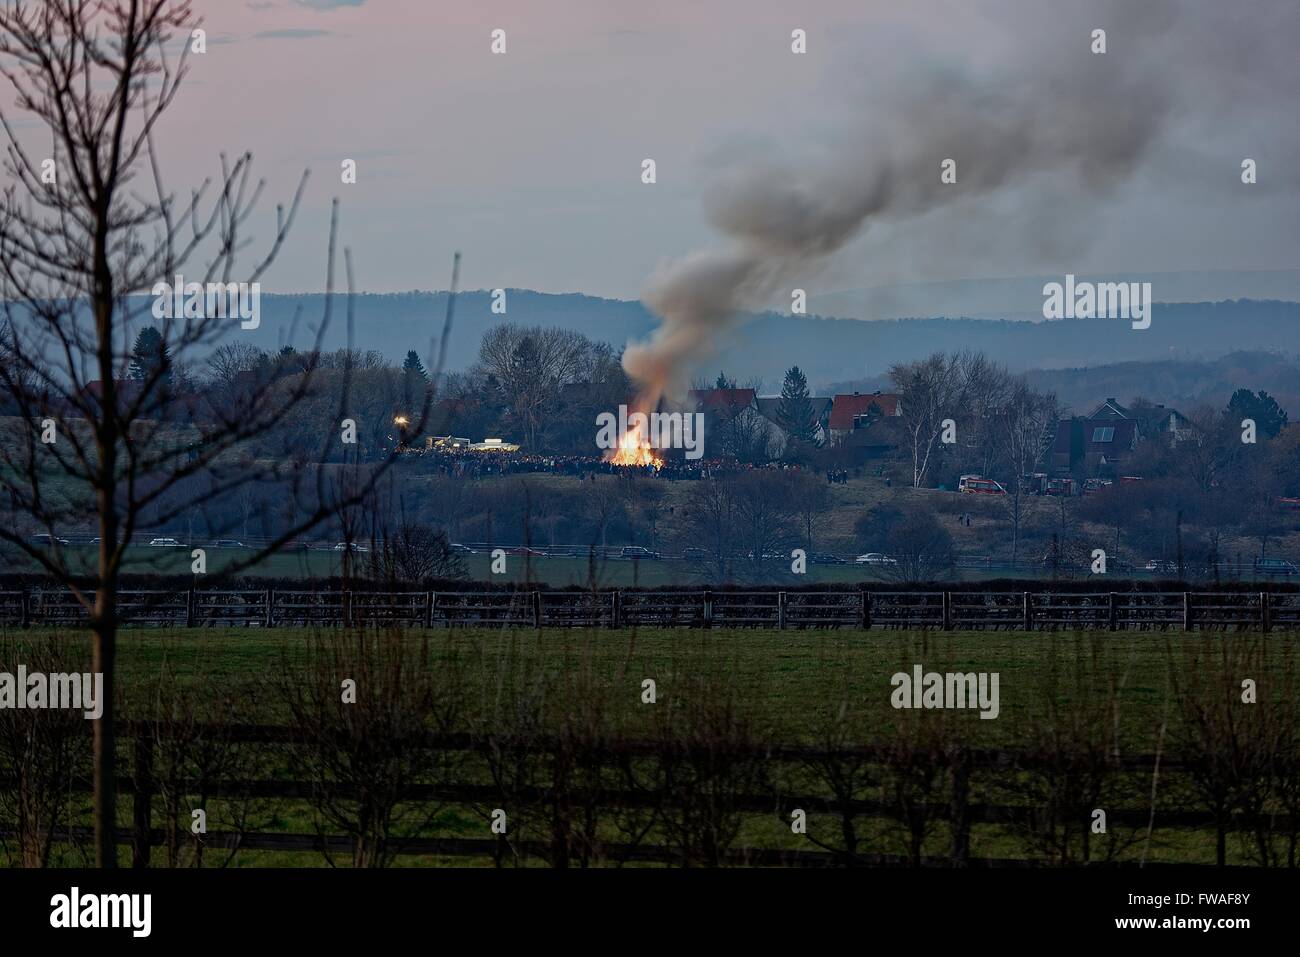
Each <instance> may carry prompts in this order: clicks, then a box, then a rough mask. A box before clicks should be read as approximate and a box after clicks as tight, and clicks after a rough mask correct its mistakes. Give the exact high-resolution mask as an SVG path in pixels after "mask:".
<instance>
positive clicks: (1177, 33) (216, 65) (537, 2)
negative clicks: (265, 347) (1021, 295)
mask: <svg viewBox="0 0 1300 957" xmlns="http://www.w3.org/2000/svg"><path fill="white" fill-rule="evenodd" d="M195 6H196V9H197V11H198V12H199V14H200V15H201V16H202V18H203V26H204V28H205V29H206V30H207V33H208V49H207V52H206V53H204V54H202V55H196V56H194V57H192V59H191V70H192V72H191V74H190V76H189V78H188V80H187V82H186V84H185V86H184V87H183V89H182V91H181V93H180V96H179V98H178V100H177V102H176V103H175V105H174V106H173V107H172V109H171V111H170V112H169V114H168V115H167V116H166V118H165V121H164V123H163V126H162V128H161V139H162V143H163V147H162V160H163V167H164V170H165V174H166V178H167V180H168V182H169V184H170V185H171V186H172V187H173V188H179V187H181V186H183V185H186V184H189V183H191V182H197V181H199V180H201V179H202V178H203V177H204V176H207V175H211V174H213V173H214V172H216V171H217V170H218V169H219V165H218V164H219V160H218V157H219V154H220V153H221V152H223V151H224V152H226V153H227V154H230V155H237V154H238V153H240V152H242V151H244V150H250V151H251V152H252V154H253V157H254V169H255V172H257V173H258V174H259V175H261V176H262V177H264V178H265V179H266V180H267V188H268V193H267V200H266V201H264V204H263V206H262V213H261V218H260V219H256V218H255V219H254V220H253V222H252V224H251V226H252V228H253V231H254V233H256V234H259V235H262V236H267V235H269V234H270V231H271V228H272V226H273V223H274V203H275V201H278V200H288V199H289V197H290V196H291V195H292V192H293V189H294V186H295V184H296V182H297V179H298V177H299V176H300V175H301V173H302V171H303V170H305V169H309V170H310V172H311V179H310V184H309V186H308V190H307V194H306V199H305V203H304V207H303V210H302V213H301V215H300V218H299V220H298V222H297V224H296V226H295V229H294V232H293V234H292V235H291V236H290V239H289V242H288V244H287V246H286V248H285V250H284V251H283V253H282V254H281V256H280V258H279V260H278V261H277V262H276V264H275V266H274V267H273V269H272V271H271V273H270V274H269V276H268V277H267V280H266V281H265V282H264V283H263V288H264V289H266V290H268V291H277V292H298V291H319V290H321V289H322V288H323V286H324V272H325V232H326V229H325V227H326V224H327V221H328V210H329V206H330V201H331V200H332V199H333V198H335V197H337V198H338V199H339V201H340V203H341V225H342V239H343V242H344V243H345V244H346V245H347V246H349V247H350V248H351V250H352V253H353V257H354V260H355V266H356V276H357V284H358V286H359V287H360V288H361V289H364V290H367V291H375V292H393V291H405V290H410V289H441V288H446V286H447V284H448V279H449V272H450V263H451V258H452V253H453V251H454V250H460V251H461V252H462V253H463V267H462V288H471V289H473V288H495V287H516V288H531V289H537V290H542V291H548V292H583V293H588V294H592V295H600V296H609V297H615V298H627V299H633V298H637V297H639V296H640V295H641V294H642V293H643V292H644V291H645V290H646V288H647V283H648V282H649V281H650V279H651V277H652V276H653V275H655V274H656V272H657V271H658V270H661V269H663V268H664V267H665V266H666V264H670V263H672V262H675V261H678V260H680V259H682V258H683V257H686V256H689V255H691V254H692V253H693V252H695V251H696V250H699V249H702V248H708V247H710V246H711V245H713V244H715V243H717V242H718V241H719V238H718V235H717V232H716V230H715V228H714V226H713V225H711V224H710V220H709V216H708V214H707V209H708V206H709V197H710V194H711V191H712V190H714V189H716V184H717V183H718V181H719V180H720V179H725V177H727V176H728V175H730V174H731V173H733V172H734V171H735V170H736V169H738V168H740V169H743V168H744V167H745V166H746V165H747V164H753V163H766V162H768V161H770V160H774V159H776V158H779V159H780V160H781V161H782V162H785V163H788V164H790V166H791V167H792V168H796V169H797V168H801V167H802V165H803V164H807V165H811V166H817V165H818V164H822V165H826V166H829V167H831V168H834V169H835V170H836V171H837V173H836V175H840V176H852V175H853V170H854V168H855V164H858V163H859V160H860V165H861V167H862V168H864V169H866V168H870V167H872V166H873V165H874V163H875V154H877V153H881V152H888V151H890V149H891V148H892V147H891V144H892V142H893V141H894V138H895V137H906V136H908V135H909V134H908V127H909V124H912V123H917V124H924V123H926V122H934V118H933V117H930V116H928V114H931V113H932V112H933V111H938V112H937V113H935V116H941V110H942V107H943V105H944V104H943V101H944V99H945V98H946V94H945V92H944V90H945V84H949V86H948V87H947V88H948V89H952V88H953V85H957V86H960V85H963V84H971V83H973V84H977V85H978V84H980V83H983V82H985V81H986V80H988V78H990V77H997V76H1000V75H1002V74H1007V75H1008V77H1009V78H1008V79H1005V80H1001V81H998V82H1002V83H1013V84H1022V85H1024V84H1027V85H1028V86H1029V87H1031V88H1032V87H1034V86H1035V85H1036V80H1035V77H1036V76H1037V75H1038V73H1039V72H1042V73H1044V74H1050V73H1051V72H1052V71H1053V69H1054V65H1055V64H1057V63H1065V62H1069V63H1077V64H1078V65H1079V66H1081V67H1082V68H1084V69H1097V70H1104V69H1118V68H1124V69H1128V68H1130V67H1132V68H1135V69H1136V68H1140V69H1143V70H1146V71H1149V72H1148V73H1146V74H1142V76H1147V75H1149V76H1150V77H1152V80H1151V82H1152V83H1153V84H1155V85H1157V86H1167V88H1168V90H1169V91H1170V96H1171V100H1170V102H1169V103H1168V104H1167V107H1168V108H1167V109H1166V110H1164V111H1162V112H1161V114H1160V118H1159V122H1160V123H1161V124H1162V126H1161V130H1160V132H1159V134H1158V135H1155V136H1153V137H1152V142H1151V144H1150V145H1149V146H1147V147H1146V148H1145V149H1144V152H1143V154H1142V157H1141V159H1140V161H1139V162H1137V163H1135V164H1133V167H1132V168H1131V169H1127V170H1125V172H1124V173H1123V175H1116V176H1114V177H1113V181H1106V182H1102V183H1097V182H1092V183H1087V184H1083V185H1081V184H1080V183H1079V182H1078V181H1077V180H1078V177H1077V175H1075V174H1073V173H1066V174H1063V175H1060V176H1058V175H1056V174H1055V171H1054V170H1052V169H1041V168H1039V169H1031V170H1016V171H1015V172H1013V173H1011V174H1009V175H1008V177H1007V181H1006V182H1004V183H1003V184H1002V185H1001V186H1000V187H999V188H997V189H994V190H990V191H979V192H972V194H971V195H969V197H967V196H966V195H958V196H955V197H954V198H953V199H952V200H951V201H948V202H944V203H942V204H940V205H937V206H927V208H925V209H924V210H922V211H919V212H916V213H913V214H909V215H902V216H898V217H886V218H885V220H884V221H879V222H875V221H873V222H870V223H868V224H867V225H866V226H865V227H864V228H863V229H862V230H861V231H860V234H857V235H855V238H853V239H852V240H851V241H850V242H849V243H847V244H846V245H845V246H844V247H843V248H842V249H839V250H838V251H837V252H836V254H835V255H834V256H831V257H828V258H827V260H826V261H824V262H819V263H818V265H817V268H816V269H815V270H813V271H811V272H810V273H809V275H808V277H807V285H808V288H809V292H810V295H816V294H818V293H826V292H829V291H832V290H836V289H853V288H861V287H867V286H874V285H882V284H888V283H895V282H910V281H926V280H949V279H966V278H980V277H1000V276H1024V275H1038V274H1043V273H1064V272H1066V271H1072V272H1075V273H1105V272H1106V271H1115V272H1123V273H1126V274H1131V273H1140V272H1142V271H1144V270H1146V271H1166V270H1198V269H1283V268H1295V267H1296V265H1297V256H1296V252H1297V250H1298V249H1300V216H1298V215H1296V214H1297V212H1298V211H1300V203H1298V202H1297V199H1298V197H1300V133H1298V132H1297V129H1300V124H1297V123H1296V122H1295V112H1294V109H1295V95H1296V91H1297V88H1300V66H1297V65H1296V61H1297V58H1296V57H1295V54H1294V50H1295V48H1296V46H1297V41H1300V13H1297V11H1300V4H1296V3H1289V4H1279V3H1272V2H1265V0H1243V2H1241V3H1233V4H1227V3H1217V4H1216V3H1209V2H1198V0H1186V2H1173V3H1168V4H1167V3H1164V2H1163V0H1162V2H1160V3H1150V4H1147V3H1143V4H1138V3H1105V4H1103V3H1091V2H1081V3H1072V4H1068V5H1065V4H1043V3H1030V2H1024V3H1021V2H1013V0H1006V2H1002V0H999V2H991V0H990V2H983V0H959V2H936V0H915V2H909V3H900V2H897V0H887V2H877V0H817V2H813V0H804V2H772V0H710V2H698V0H653V2H651V0H641V2H630V0H497V2H493V0H475V2H473V3H461V2H449V0H433V2H430V0H264V2H256V0H254V2H243V0H197V2H196V4H195ZM1067 6H1068V7H1069V8H1071V10H1072V14H1071V15H1070V16H1065V15H1063V14H1062V13H1061V10H1062V9H1064V8H1065V7H1067ZM1138 7H1143V8H1146V10H1145V11H1143V12H1142V13H1140V14H1139V13H1138V12H1137V11H1136V9H1135V8H1138ZM1043 8H1052V9H1051V10H1050V11H1049V10H1044V9H1043ZM1152 9H1155V10H1156V11H1157V14H1156V15H1154V16H1153V15H1151V13H1150V11H1151V10H1152ZM1093 27H1101V28H1104V29H1106V30H1107V42H1108V50H1107V52H1106V53H1105V54H1104V56H1103V57H1098V58H1097V63H1096V65H1095V66H1094V65H1092V64H1090V63H1083V62H1081V61H1080V59H1079V58H1081V57H1087V56H1093V54H1091V53H1090V52H1089V50H1088V46H1089V42H1090V39H1089V35H1090V29H1091V28H1093ZM796 28H798V29H802V30H805V31H806V34H807V52H806V53H804V54H800V55H797V54H794V53H792V52H791V31H792V30H794V29H796ZM494 29H502V30H504V31H505V32H506V53H505V54H504V55H498V54H493V53H492V52H491V48H490V47H491V32H492V31H493V30H494ZM1104 58H1111V59H1110V60H1109V61H1106V60H1105V59H1104ZM1103 64H1104V66H1103ZM1018 68H1019V69H1018ZM1137 82H1139V83H1140V82H1144V81H1143V80H1141V79H1139V80H1138V81H1137ZM1043 86H1044V91H1046V90H1050V89H1051V83H1050V81H1045V82H1044V84H1043ZM919 90H923V91H925V92H926V96H925V97H917V96H916V95H915V94H916V92H917V91H919ZM1043 95H1044V96H1050V94H1048V93H1047V92H1044V94H1043ZM927 97H928V98H927ZM1015 101H1016V100H1015V98H1012V102H1015ZM977 102H978V101H977ZM1049 102H1050V101H1049ZM902 105H905V107H906V110H905V111H903V106H902ZM998 108H999V106H998V103H996V102H994V103H991V104H990V109H994V110H996V109H998ZM1107 109H1110V110H1113V114H1114V116H1115V117H1116V122H1117V123H1122V122H1123V118H1124V116H1125V113H1126V111H1127V110H1128V109H1129V104H1128V103H1126V102H1122V101H1116V102H1113V103H1111V104H1108V106H1107ZM1096 136H1097V137H1099V138H1100V139H1101V140H1105V138H1106V136H1107V133H1106V130H1105V129H1104V127H1103V128H1102V129H1101V130H1100V131H1099V132H1098V133H1097V134H1096ZM967 145H972V144H967ZM945 148H946V149H947V150H948V151H950V152H951V155H953V156H955V157H956V158H957V160H958V169H959V178H958V185H957V189H961V188H962V186H961V184H962V178H961V172H960V171H961V170H962V168H963V167H964V166H967V165H968V164H969V165H971V166H972V167H973V166H976V165H978V164H979V163H980V162H981V157H980V156H978V155H973V154H972V153H970V152H966V153H963V143H962V142H953V143H948V144H945ZM1244 157H1250V158H1253V159H1255V160H1256V162H1257V164H1258V179H1259V182H1257V183H1256V184H1254V185H1251V186H1247V185H1244V184H1242V183H1241V181H1240V163H1241V161H1242V159H1243V158H1244ZM646 158H652V159H654V160H655V163H656V173H657V182H656V183H654V184H653V185H647V184H644V183H642V181H641V171H642V160H643V159H646ZM943 158H945V157H944V156H939V155H934V156H933V157H929V158H928V159H925V160H923V161H922V162H921V163H920V168H918V169H916V170H915V172H916V175H917V176H918V177H925V178H937V177H938V175H939V164H940V162H941V160H942V159H943ZM345 159H352V160H355V161H356V164H357V182H356V183H355V184H344V183H342V182H341V181H340V172H341V167H340V164H341V163H342V161H343V160H345ZM931 160H932V163H931ZM259 222H260V223H261V224H262V226H261V229H259V228H258V224H259ZM254 248H256V247H254Z"/></svg>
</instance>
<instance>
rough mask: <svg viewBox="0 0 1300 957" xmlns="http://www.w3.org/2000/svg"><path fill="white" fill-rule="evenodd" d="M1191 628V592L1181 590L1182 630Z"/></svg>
mask: <svg viewBox="0 0 1300 957" xmlns="http://www.w3.org/2000/svg"><path fill="white" fill-rule="evenodd" d="M1191 630H1192V593H1191V592H1189V591H1185V592H1183V631H1191Z"/></svg>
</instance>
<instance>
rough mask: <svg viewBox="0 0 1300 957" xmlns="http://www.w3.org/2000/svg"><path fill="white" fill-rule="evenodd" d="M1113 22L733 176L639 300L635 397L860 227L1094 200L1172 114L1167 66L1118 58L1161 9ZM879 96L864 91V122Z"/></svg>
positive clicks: (900, 80)
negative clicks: (1065, 193)
mask: <svg viewBox="0 0 1300 957" xmlns="http://www.w3.org/2000/svg"><path fill="white" fill-rule="evenodd" d="M1115 10H1116V14H1115V15H1112V16H1111V17H1109V19H1107V18H1105V17H1103V16H1101V15H1099V13H1098V11H1097V10H1093V11H1091V13H1090V15H1089V20H1088V21H1086V22H1085V21H1077V20H1076V21H1073V22H1071V23H1069V24H1062V23H1060V22H1056V21H1059V19H1060V18H1059V17H1058V18H1056V21H1054V22H1053V24H1052V25H1051V26H1050V27H1048V28H1046V29H1044V30H1042V31H1041V32H1036V33H1035V39H1036V41H1037V49H1038V51H1039V52H1038V53H1037V54H1034V53H1031V54H1029V55H1027V56H1026V57H1023V58H1021V62H1020V64H1019V66H1018V67H1014V68H1004V69H1002V70H1000V71H999V72H998V73H996V74H995V75H991V76H990V75H987V74H986V75H982V76H978V75H968V74H960V73H956V72H945V73H943V74H942V75H941V74H939V73H937V72H935V71H934V70H933V69H932V68H926V71H925V72H924V74H923V75H916V74H917V72H918V70H917V69H911V70H908V71H905V72H904V73H903V74H902V75H898V76H896V77H892V78H891V80H890V91H889V97H890V100H891V103H890V105H889V106H888V107H886V108H885V109H884V111H883V115H877V114H875V113H873V120H872V125H871V128H869V129H860V130H858V131H857V132H856V133H855V134H854V135H853V139H851V140H850V141H849V143H848V145H847V146H841V148H840V150H839V152H838V156H837V158H836V159H835V160H832V161H830V162H827V163H824V164H822V165H821V166H820V167H819V168H816V169H808V168H805V167H800V168H782V167H780V166H777V165H773V164H770V163H764V164H753V165H748V166H744V167H742V168H739V169H736V170H733V171H732V173H731V174H730V175H729V176H728V177H726V179H725V180H724V181H723V182H722V183H721V185H720V186H719V187H718V188H717V189H716V190H714V191H713V192H712V193H711V194H710V195H709V196H708V197H707V198H706V201H705V209H706V214H707V218H708V220H709V222H710V223H711V224H712V225H713V226H714V227H715V228H716V229H717V230H718V231H719V232H720V233H722V234H723V236H724V237H725V240H726V241H725V242H724V243H722V244H721V245H719V246H718V247H716V248H711V249H706V250H703V251H700V252H697V253H695V254H693V255H690V256H688V257H686V258H684V259H682V260H679V261H677V262H675V263H673V264H671V265H670V266H668V267H667V268H664V269H661V270H659V271H658V272H657V273H656V274H655V275H654V276H653V277H651V280H650V283H649V286H648V288H647V290H646V291H645V293H644V294H643V297H642V298H643V301H644V302H645V303H646V305H647V306H648V307H649V308H650V309H651V310H653V311H654V312H655V313H657V314H658V315H659V316H660V317H661V319H662V322H661V324H660V326H659V328H658V329H657V330H656V332H655V334H654V336H653V337H652V338H651V339H650V340H649V341H648V342H645V343H639V344H634V345H631V346H629V347H628V349H627V350H626V352H625V353H624V359H623V364H624V368H625V369H626V370H627V372H628V373H629V375H631V376H632V377H633V378H634V379H635V380H636V381H638V382H639V383H641V384H642V386H643V389H644V392H643V396H642V402H643V404H645V405H651V406H653V405H654V404H655V403H657V401H658V399H659V397H660V396H661V395H662V394H663V393H664V392H665V391H666V390H670V391H675V390H677V389H680V388H681V386H682V385H683V384H684V383H683V382H682V381H681V377H682V376H684V375H685V373H686V370H687V367H688V366H689V365H690V364H693V363H694V362H696V361H698V360H699V359H700V358H702V357H703V356H705V355H707V354H708V352H709V351H710V350H711V348H713V347H714V346H716V345H717V344H718V340H719V339H720V338H721V337H722V335H723V334H724V333H725V332H727V331H728V330H729V329H730V328H731V327H732V326H733V325H734V324H735V323H736V322H737V318H738V316H739V314H740V313H742V312H744V311H745V310H747V309H754V308H759V307H761V306H762V305H763V304H764V303H765V302H767V301H770V300H771V299H772V297H773V296H774V295H775V294H777V293H781V294H783V295H788V294H789V290H790V288H791V284H792V283H794V282H795V280H796V279H797V277H801V276H802V277H806V276H807V275H808V274H809V273H810V272H812V271H815V270H816V269H817V268H818V267H820V266H821V265H823V264H824V263H825V262H826V261H827V260H828V258H829V257H831V256H832V255H833V254H834V253H835V252H837V251H838V250H840V249H842V248H843V247H844V246H845V245H846V244H847V243H848V242H849V241H850V240H852V239H853V238H854V237H855V236H857V235H858V234H859V233H860V232H862V230H863V229H864V228H866V227H867V226H868V225H870V224H872V223H874V222H877V221H884V222H898V221H902V220H906V219H908V218H912V217H916V216H919V215H921V214H923V213H926V212H927V211H929V210H932V209H935V208H936V207H939V206H941V205H943V204H946V203H952V202H956V201H961V200H969V199H971V198H972V197H973V196H979V195H983V194H986V193H989V192H992V191H995V190H997V189H999V188H1001V187H1003V186H1009V185H1014V184H1018V183H1021V182H1023V181H1024V180H1025V179H1026V178H1027V177H1029V176H1031V175H1034V174H1037V173H1050V174H1052V175H1059V174H1067V175H1071V176H1073V177H1074V178H1075V179H1076V180H1077V181H1078V182H1079V183H1081V184H1082V185H1083V186H1084V187H1085V188H1087V189H1088V190H1094V191H1095V190H1103V189H1106V188H1107V187H1110V186H1113V185H1115V184H1117V183H1119V182H1122V181H1123V180H1125V179H1126V178H1127V177H1129V176H1130V175H1132V173H1133V172H1134V171H1135V170H1136V169H1137V168H1138V167H1139V166H1140V165H1141V163H1142V161H1143V159H1144V158H1145V157H1146V156H1147V155H1148V153H1149V152H1150V150H1151V147H1152V145H1153V143H1155V142H1156V141H1157V139H1158V137H1159V136H1160V133H1161V130H1162V127H1163V126H1164V123H1165V120H1166V118H1167V117H1168V116H1169V114H1170V112H1171V110H1172V108H1173V107H1174V105H1175V104H1176V97H1177V92H1178V90H1177V85H1176V84H1177V80H1178V77H1179V72H1178V71H1177V70H1176V69H1170V65H1171V64H1170V62H1168V61H1169V59H1170V58H1169V57H1156V56H1137V55H1134V53H1133V51H1134V50H1135V49H1136V50H1142V51H1143V52H1144V53H1150V52H1151V51H1152V49H1153V48H1154V45H1156V44H1158V43H1159V42H1160V40H1161V37H1162V36H1163V35H1164V34H1165V33H1166V32H1167V31H1168V30H1169V28H1170V24H1171V17H1172V10H1173V8H1172V7H1166V6H1164V5H1162V4H1157V3H1153V4H1150V5H1143V6H1142V8H1141V9H1134V8H1130V9H1127V10H1125V11H1124V12H1123V15H1122V16H1121V15H1119V14H1118V10H1119V8H1115ZM1099 20H1101V21H1103V22H1107V23H1108V24H1109V25H1110V26H1111V27H1112V30H1111V32H1112V33H1117V32H1118V31H1117V30H1116V29H1115V28H1116V26H1117V24H1118V23H1120V22H1122V24H1123V31H1124V32H1123V33H1122V34H1121V36H1123V37H1124V38H1125V41H1126V46H1125V50H1124V51H1123V52H1119V53H1115V52H1107V53H1106V54H1102V55H1096V54H1093V53H1091V52H1090V50H1089V49H1088V39H1089V29H1088V24H1095V23H1096V22H1097V21H1099ZM1216 29H1217V27H1216ZM1183 39H1185V38H1181V37H1180V42H1182V41H1183ZM1189 49H1190V47H1189V46H1184V47H1183V48H1182V49H1181V50H1180V51H1179V55H1180V56H1186V55H1188V53H1189ZM917 59H918V62H919V58H917ZM1161 60H1165V61H1166V62H1163V63H1162V62H1161ZM882 95H885V94H884V93H883V92H882V91H880V90H873V91H872V98H871V104H872V109H873V110H879V109H880V103H879V100H880V98H881V96H882ZM856 125H858V126H861V125H862V123H861V120H857V121H856ZM948 157H952V158H955V159H956V160H957V162H958V178H957V184H956V185H947V184H942V183H941V182H940V177H939V172H940V163H941V161H942V160H944V159H945V158H948ZM999 225H1001V224H999ZM1006 225H1007V227H1008V228H1011V227H1012V226H1013V224H1006Z"/></svg>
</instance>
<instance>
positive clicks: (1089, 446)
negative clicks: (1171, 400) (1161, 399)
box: [1045, 397, 1193, 478]
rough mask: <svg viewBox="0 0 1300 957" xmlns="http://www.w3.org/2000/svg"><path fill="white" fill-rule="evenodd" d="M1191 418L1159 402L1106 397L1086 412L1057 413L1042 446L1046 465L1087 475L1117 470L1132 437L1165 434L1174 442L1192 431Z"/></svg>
mask: <svg viewBox="0 0 1300 957" xmlns="http://www.w3.org/2000/svg"><path fill="white" fill-rule="evenodd" d="M1192 430H1193V427H1192V423H1191V421H1190V420H1189V419H1188V418H1187V417H1186V416H1185V415H1183V414H1182V413H1180V412H1178V410H1176V409H1170V408H1166V407H1165V406H1163V405H1150V406H1148V405H1142V406H1140V407H1138V408H1129V407H1128V406H1125V405H1122V404H1120V402H1119V401H1118V400H1117V399H1115V398H1114V397H1109V398H1107V399H1106V400H1105V401H1104V402H1102V403H1100V404H1099V405H1097V407H1096V408H1094V409H1093V410H1092V411H1091V412H1089V413H1088V414H1087V415H1082V416H1074V417H1072V418H1068V419H1061V420H1060V421H1059V422H1058V423H1057V424H1056V434H1055V436H1054V437H1053V438H1052V440H1051V442H1050V443H1049V444H1048V447H1047V454H1046V456H1045V457H1046V459H1047V461H1046V463H1045V464H1046V467H1047V468H1048V470H1049V472H1050V474H1051V475H1053V476H1057V477H1064V476H1067V475H1073V476H1082V477H1085V478H1090V477H1093V476H1098V475H1101V474H1102V473H1103V472H1106V471H1111V472H1116V473H1117V472H1118V471H1119V470H1120V469H1121V468H1122V467H1123V464H1124V462H1125V461H1126V460H1127V459H1128V458H1130V457H1131V456H1132V454H1133V451H1134V450H1135V449H1136V448H1137V446H1138V443H1139V442H1141V441H1143V440H1144V439H1145V440H1153V439H1157V438H1161V437H1164V438H1167V439H1168V440H1169V441H1171V442H1179V441H1182V440H1183V439H1186V438H1188V437H1189V436H1190V435H1191V433H1192Z"/></svg>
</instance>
